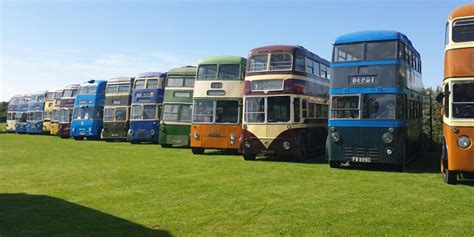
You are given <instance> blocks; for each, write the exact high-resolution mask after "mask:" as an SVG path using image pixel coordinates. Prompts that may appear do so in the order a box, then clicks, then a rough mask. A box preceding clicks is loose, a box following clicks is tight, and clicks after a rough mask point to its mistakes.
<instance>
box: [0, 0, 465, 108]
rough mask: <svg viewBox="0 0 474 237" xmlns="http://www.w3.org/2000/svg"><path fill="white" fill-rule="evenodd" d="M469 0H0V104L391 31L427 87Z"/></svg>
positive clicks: (324, 49) (325, 50)
mask: <svg viewBox="0 0 474 237" xmlns="http://www.w3.org/2000/svg"><path fill="white" fill-rule="evenodd" d="M472 2H473V1H472V0H470V1H468V0H432V1H427V0H411V1H410V0H401V1H389V0H386V1H383V0H361V1H355V0H354V1H349V0H332V1H329V0H324V1H323V0H321V1H290V0H288V1H206V0H203V1H151V0H150V1H112V0H110V1H105V0H104V1H101V0H97V1H88V0H78V1H65V0H63V1H59V0H58V1H47V0H44V1H8V0H7V1H0V4H1V5H0V8H1V52H0V53H1V58H0V65H1V68H0V101H1V100H8V99H9V98H10V96H12V95H14V94H20V93H27V92H34V91H39V90H47V89H54V88H58V87H61V86H63V85H67V84H71V83H80V82H83V81H86V80H89V79H91V78H94V79H109V78H112V77H117V76H134V75H136V74H139V73H141V72H145V71H167V70H168V69H170V68H173V67H178V66H182V65H196V64H197V62H198V60H199V59H200V58H203V57H206V56H211V55H218V54H228V55H241V56H246V55H247V53H248V51H249V50H250V49H252V48H255V47H259V46H263V45H269V44H298V45H302V46H304V47H306V48H308V49H309V50H311V51H313V52H314V53H316V54H318V55H320V56H321V57H323V58H326V59H330V57H331V52H332V49H331V47H332V43H333V41H334V39H335V38H336V37H337V36H339V35H341V34H345V33H349V32H353V31H360V30H377V29H386V30H398V31H401V32H403V33H405V34H406V35H407V36H408V37H409V38H410V39H411V40H412V42H413V43H414V45H415V47H416V48H417V49H418V51H419V52H420V53H421V55H422V61H423V80H424V84H425V85H426V86H436V85H439V84H440V83H441V81H442V75H443V60H444V56H443V53H444V52H443V47H444V45H443V44H444V28H445V22H446V18H447V16H448V14H449V12H450V11H451V10H453V9H454V8H456V7H459V6H462V5H465V4H468V3H472Z"/></svg>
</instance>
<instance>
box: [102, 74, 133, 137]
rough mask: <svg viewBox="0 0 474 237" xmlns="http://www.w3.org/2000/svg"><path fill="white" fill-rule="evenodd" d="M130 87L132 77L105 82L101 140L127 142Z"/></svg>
mask: <svg viewBox="0 0 474 237" xmlns="http://www.w3.org/2000/svg"><path fill="white" fill-rule="evenodd" d="M132 86H133V78H132V77H119V78H112V79H110V80H108V81H107V88H106V89H105V106H104V128H103V129H102V134H101V138H102V139H103V140H105V141H116V140H122V141H124V140H127V137H128V130H129V129H130V106H131V102H132Z"/></svg>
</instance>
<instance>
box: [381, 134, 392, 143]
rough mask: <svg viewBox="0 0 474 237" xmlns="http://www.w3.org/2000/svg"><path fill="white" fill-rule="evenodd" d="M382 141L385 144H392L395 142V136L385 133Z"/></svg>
mask: <svg viewBox="0 0 474 237" xmlns="http://www.w3.org/2000/svg"><path fill="white" fill-rule="evenodd" d="M382 140H383V142H385V143H387V144H388V143H392V142H393V134H391V133H388V132H387V133H385V134H384V135H383V136H382Z"/></svg>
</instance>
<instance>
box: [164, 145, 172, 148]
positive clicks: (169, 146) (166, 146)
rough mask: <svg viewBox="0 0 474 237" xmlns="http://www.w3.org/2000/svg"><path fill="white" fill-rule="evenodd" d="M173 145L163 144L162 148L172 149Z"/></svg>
mask: <svg viewBox="0 0 474 237" xmlns="http://www.w3.org/2000/svg"><path fill="white" fill-rule="evenodd" d="M171 147H172V145H171V144H161V148H171Z"/></svg>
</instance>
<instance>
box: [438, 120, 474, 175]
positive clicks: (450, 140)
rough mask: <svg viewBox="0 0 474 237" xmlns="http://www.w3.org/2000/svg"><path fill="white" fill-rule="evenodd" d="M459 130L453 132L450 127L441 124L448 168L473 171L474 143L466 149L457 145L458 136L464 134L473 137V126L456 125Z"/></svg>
mask: <svg viewBox="0 0 474 237" xmlns="http://www.w3.org/2000/svg"><path fill="white" fill-rule="evenodd" d="M457 128H458V129H459V131H458V132H457V133H454V132H453V129H452V127H450V126H449V125H447V124H444V125H443V130H444V131H443V132H444V136H445V140H446V148H447V150H448V169H449V170H454V171H467V172H474V147H473V146H474V144H472V142H471V146H470V147H469V148H467V149H462V148H460V147H459V146H458V145H457V142H458V138H459V136H462V135H465V136H468V137H470V138H471V139H473V138H474V127H457Z"/></svg>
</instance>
